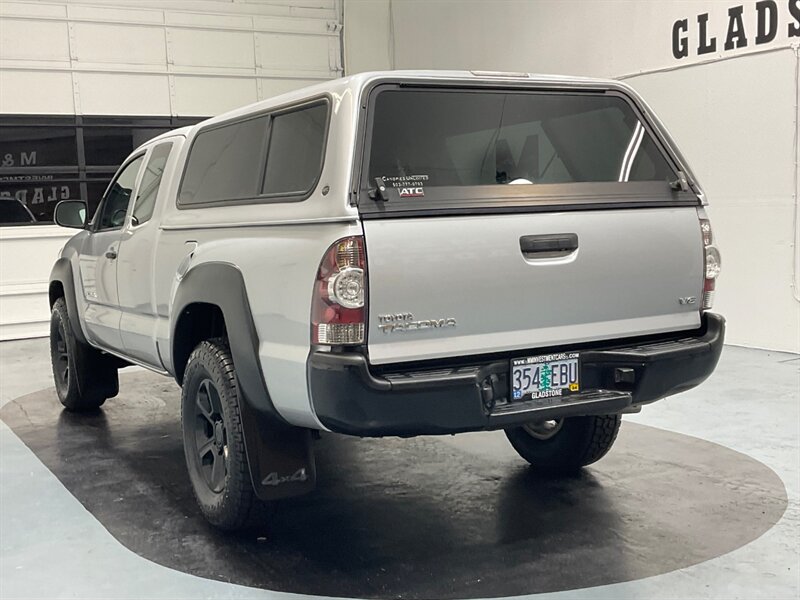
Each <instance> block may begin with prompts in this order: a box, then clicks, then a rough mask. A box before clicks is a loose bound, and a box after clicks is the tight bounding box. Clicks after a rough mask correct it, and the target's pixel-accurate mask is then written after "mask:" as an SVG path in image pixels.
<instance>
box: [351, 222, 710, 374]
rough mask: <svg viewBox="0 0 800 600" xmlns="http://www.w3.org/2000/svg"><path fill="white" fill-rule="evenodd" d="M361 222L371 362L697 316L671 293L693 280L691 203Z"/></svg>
mask: <svg viewBox="0 0 800 600" xmlns="http://www.w3.org/2000/svg"><path fill="white" fill-rule="evenodd" d="M364 234H365V239H366V247H367V258H368V266H369V304H368V306H369V312H370V318H369V330H368V347H369V355H370V361H371V362H373V363H375V364H381V363H389V362H402V361H410V360H424V359H432V358H441V357H448V356H464V355H472V354H485V353H491V352H501V351H508V350H517V349H531V348H536V347H545V346H554V345H565V344H567V345H568V344H570V343H580V342H587V341H593V340H604V339H613V338H624V337H629V336H635V335H647V334H653V333H661V332H667V331H677V330H682V329H683V330H685V329H693V328H697V327H699V325H700V312H699V310H698V306H697V304H682V303H681V301H680V300H679V299H681V298H686V297H694V298H699V297H701V292H702V282H703V257H702V252H701V248H702V241H701V238H700V228H699V226H698V221H697V212H696V209H695V208H693V207H675V208H652V209H641V208H636V209H627V210H598V211H581V212H561V213H541V214H524V215H523V214H509V215H485V216H449V217H447V216H445V217H437V218H410V219H384V220H366V221H365V222H364ZM567 234H575V238H572V236H571V235H567ZM537 238H538V240H544V242H548V241H550V240H553V239H555V240H556V242H555V243H556V244H559V243H560V244H561V245H564V244H565V243H566V244H568V243H569V242H568V240H569V239H570V238H572V239H576V241H577V244H576V246H577V247H576V248H575V250H573V251H569V249H568V248H565V249H562V250H561V251H558V250H549V251H548V249H547V248H546V244H541V245H539V246H538V247H537V245H536V243H535V242H536V241H538V240H537ZM521 240H527V242H528V246H527V247H528V251H527V252H525V251H523V248H522V245H523V244H522V242H521ZM531 241H533V242H534V243H531Z"/></svg>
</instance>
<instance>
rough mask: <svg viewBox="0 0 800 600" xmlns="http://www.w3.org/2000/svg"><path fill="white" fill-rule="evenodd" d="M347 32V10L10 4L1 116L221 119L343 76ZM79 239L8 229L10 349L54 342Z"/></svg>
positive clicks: (108, 1) (3, 16)
mask: <svg viewBox="0 0 800 600" xmlns="http://www.w3.org/2000/svg"><path fill="white" fill-rule="evenodd" d="M340 29H341V2H340V0H235V1H223V0H160V1H150V0H69V1H66V0H51V1H39V0H19V1H8V0H0V114H50V115H53V114H66V115H125V116H136V115H158V116H209V115H214V114H218V113H220V112H223V111H225V110H228V109H231V108H235V107H237V106H242V105H245V104H250V103H252V102H256V101H258V100H261V99H264V98H268V97H270V96H274V95H276V94H279V93H282V92H285V91H288V90H291V89H296V88H299V87H303V86H306V85H310V84H312V83H317V82H319V81H322V80H327V79H331V78H335V77H338V76H340V75H341V72H342V65H341V40H340ZM1 156H2V132H0V157H1ZM71 234H72V232H71V231H68V230H64V229H62V228H60V227H57V226H54V225H50V226H25V227H0V340H6V339H15V338H21V337H32V336H37V335H46V334H47V331H48V326H47V323H48V320H49V311H48V305H47V280H48V276H49V274H50V268H51V267H52V264H53V262H54V260H55V258H56V255H57V253H58V251H59V250H60V248H61V247H62V246H63V244H64V242H65V240H66V239H68V238H69V236H70V235H71Z"/></svg>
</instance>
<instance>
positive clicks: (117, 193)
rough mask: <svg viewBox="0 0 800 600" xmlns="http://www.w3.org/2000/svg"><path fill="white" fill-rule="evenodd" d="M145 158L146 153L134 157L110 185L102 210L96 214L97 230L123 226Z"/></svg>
mask: <svg viewBox="0 0 800 600" xmlns="http://www.w3.org/2000/svg"><path fill="white" fill-rule="evenodd" d="M143 160H144V155H140V156H137V157H136V158H134V159H133V160H132V161H131V162H129V163H128V164H127V165H126V166H125V167H123V168H122V170H121V171H120V172H119V175H117V177H116V178H115V179H114V180H113V181H112V182H111V185H109V186H108V190H106V194H105V196H103V201H102V203H101V204H100V212H99V213H98V214H97V215H96V216H95V223H96V225H95V231H104V230H107V229H118V228H119V227H122V224H123V223H124V222H125V215H126V213H127V212H128V205H129V204H130V200H131V194H132V193H133V187H134V185H135V184H136V176H137V175H138V174H139V167H141V166H142V161H143Z"/></svg>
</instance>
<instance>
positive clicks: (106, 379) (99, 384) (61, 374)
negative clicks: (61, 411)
mask: <svg viewBox="0 0 800 600" xmlns="http://www.w3.org/2000/svg"><path fill="white" fill-rule="evenodd" d="M50 362H51V364H52V366H53V379H54V380H55V384H56V393H57V394H58V399H59V400H60V401H61V404H63V405H64V408H66V409H67V410H70V411H75V412H83V411H91V410H96V409H97V408H99V407H100V406H101V405H102V404H103V403H104V402H105V401H106V399H107V398H113V397H114V396H116V395H117V394H118V393H119V377H118V375H117V366H116V362H115V359H114V358H113V357H111V356H108V355H105V354H103V353H102V352H100V351H99V350H97V349H95V348H92V347H91V346H89V345H87V344H84V343H82V342H80V341H78V340H77V339H76V338H75V334H74V333H73V331H72V325H71V323H70V320H69V315H68V313H67V303H66V302H65V301H64V298H59V299H58V300H56V301H55V303H54V304H53V310H52V313H51V315H50Z"/></svg>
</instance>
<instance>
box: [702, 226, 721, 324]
mask: <svg viewBox="0 0 800 600" xmlns="http://www.w3.org/2000/svg"><path fill="white" fill-rule="evenodd" d="M700 232H701V233H702V234H703V273H704V274H703V277H704V279H703V304H702V306H701V308H702V310H708V309H710V308H711V307H712V306H713V305H714V288H715V287H716V281H717V277H718V276H719V273H720V269H721V267H722V260H721V258H720V254H719V250H718V249H717V247H716V246H715V245H714V234H713V232H712V231H711V221H709V220H708V219H707V218H705V214H701V216H700Z"/></svg>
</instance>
